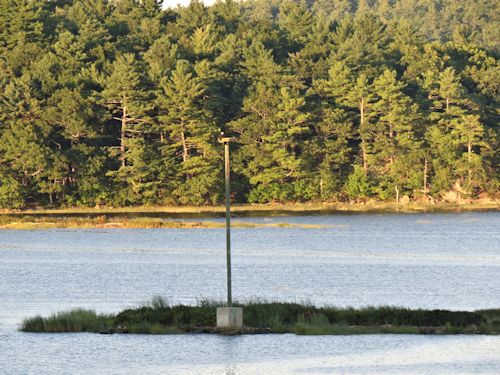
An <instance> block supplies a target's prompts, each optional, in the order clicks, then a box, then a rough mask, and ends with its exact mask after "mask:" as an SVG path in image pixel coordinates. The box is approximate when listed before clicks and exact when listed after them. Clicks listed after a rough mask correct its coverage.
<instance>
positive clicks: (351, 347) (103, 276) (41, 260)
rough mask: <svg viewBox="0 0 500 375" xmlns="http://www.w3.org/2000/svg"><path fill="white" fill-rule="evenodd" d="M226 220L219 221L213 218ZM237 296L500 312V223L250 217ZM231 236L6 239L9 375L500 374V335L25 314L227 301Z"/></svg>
mask: <svg viewBox="0 0 500 375" xmlns="http://www.w3.org/2000/svg"><path fill="white" fill-rule="evenodd" d="M210 220H213V219H210ZM239 220H244V221H252V222H266V223H269V222H271V223H272V222H290V223H296V224H318V225H324V226H325V227H322V228H316V229H304V228H247V229H245V228H238V229H235V230H234V231H233V240H234V259H233V263H234V269H233V277H234V278H233V288H234V291H233V295H234V296H235V298H240V299H244V298H248V297H260V298H268V299H278V300H288V301H304V300H306V301H310V302H313V303H315V304H330V305H339V306H345V305H351V306H366V305H381V304H386V305H401V306H409V307H425V308H450V309H468V310H474V309H478V308H488V307H500V293H499V291H500V276H499V275H500V245H499V244H500V214H498V213H492V212H490V213H464V214H413V215H327V216H307V217H301V216H293V217H270V218H241V219H239ZM224 251H225V246H224V230H223V229H159V230H155V229H146V230H139V229H137V230H136V229H126V230H121V229H106V230H70V229H68V230H43V231H7V230H4V231H0V374H3V373H6V374H24V373H37V374H38V373H47V374H59V373H60V374H62V373H75V374H78V373H101V374H126V373H144V374H158V373H168V374H200V373H201V374H232V375H243V374H261V373H265V374H287V373H297V374H326V373H328V374H331V373H344V374H345V373H349V374H351V373H352V374H361V373H363V374H364V373H374V374H378V373H380V374H382V373H384V374H385V373H401V374H403V373H405V374H406V373H421V374H427V373H444V374H447V373H449V374H460V373H464V374H465V373H484V374H497V373H500V356H499V355H498V353H500V338H498V337H480V336H455V337H453V336H446V337H431V336H412V335H401V336H396V335H383V336H378V335H375V336H328V337H301V336H293V335H263V336H258V335H257V336H242V337H221V336H211V335H181V336H142V335H128V336H126V335H125V336H118V335H113V336H102V335H90V334H73V335H71V334H69V335H42V334H38V335H37V334H24V333H20V332H17V331H16V327H17V324H19V322H20V320H21V319H22V318H23V317H25V316H31V315H34V314H38V313H41V314H46V313H50V312H53V311H56V310H60V309H65V308H71V307H77V306H78V307H87V308H94V309H96V310H98V311H102V312H106V311H110V312H111V311H118V310H119V309H122V308H124V307H127V306H130V305H131V304H137V303H139V302H141V301H144V300H145V299H147V298H149V297H150V296H152V295H156V294H161V295H164V296H167V297H169V298H170V299H171V300H172V301H174V302H185V303H194V302H196V300H197V299H200V298H213V299H223V298H224V296H225V263H224V262H225V256H224V255H225V253H224Z"/></svg>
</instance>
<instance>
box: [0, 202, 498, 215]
mask: <svg viewBox="0 0 500 375" xmlns="http://www.w3.org/2000/svg"><path fill="white" fill-rule="evenodd" d="M499 209H500V201H495V200H493V201H470V202H463V203H446V202H439V203H434V204H429V203H420V202H410V203H405V204H402V203H399V204H398V203H396V202H380V201H368V202H366V203H347V202H306V203H284V204H281V203H270V204H235V205H233V206H231V211H233V212H240V213H252V212H268V211H278V212H285V213H286V212H310V211H327V212H328V211H347V212H372V211H373V212H381V211H382V212H419V211H423V212H428V211H469V210H470V211H473V210H499ZM224 211H225V206H131V207H99V208H93V207H68V208H56V209H52V208H49V209H47V208H40V209H34V210H23V211H20V210H0V213H4V214H9V213H19V212H22V213H24V214H28V215H29V214H86V213H88V214H103V215H105V214H114V213H148V212H149V213H167V214H168V213H172V214H182V213H185V214H198V213H199V214H203V213H207V214H210V213H212V214H213V213H223V212H224Z"/></svg>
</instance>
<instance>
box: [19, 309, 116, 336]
mask: <svg viewBox="0 0 500 375" xmlns="http://www.w3.org/2000/svg"><path fill="white" fill-rule="evenodd" d="M112 325H113V316H111V315H102V314H96V313H95V311H92V310H85V309H75V310H70V311H64V312H60V313H56V314H53V315H51V316H49V317H47V318H44V317H41V316H39V315H38V316H35V317H33V318H29V319H24V320H23V322H22V324H21V331H25V332H99V331H101V330H104V329H107V328H108V327H110V326H112Z"/></svg>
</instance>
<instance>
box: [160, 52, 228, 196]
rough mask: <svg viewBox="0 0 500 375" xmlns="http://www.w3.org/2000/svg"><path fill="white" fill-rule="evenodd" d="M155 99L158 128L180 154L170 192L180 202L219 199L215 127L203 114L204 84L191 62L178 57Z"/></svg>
mask: <svg viewBox="0 0 500 375" xmlns="http://www.w3.org/2000/svg"><path fill="white" fill-rule="evenodd" d="M161 88H162V91H163V93H162V95H161V96H160V97H159V99H158V106H159V108H160V109H161V112H162V115H161V117H160V123H161V128H162V129H163V131H164V132H165V134H167V138H168V140H169V141H170V142H171V144H172V148H173V149H174V150H175V151H174V152H175V155H176V157H177V156H179V157H180V168H179V172H178V175H177V186H176V188H175V189H174V191H173V194H174V195H175V196H177V198H178V199H179V202H181V203H184V204H185V203H192V204H201V203H206V202H215V201H217V200H218V186H217V182H218V181H217V180H218V178H217V177H218V175H219V173H220V164H219V163H218V161H219V160H220V159H219V158H220V156H219V154H218V152H217V150H216V148H215V139H216V136H217V134H218V130H217V128H216V127H215V124H214V123H213V121H212V120H211V119H210V118H209V117H207V116H206V114H205V113H204V111H203V110H202V108H201V105H200V101H201V97H202V95H203V93H204V92H205V88H204V87H203V85H202V84H201V82H200V80H199V78H198V77H196V76H195V75H194V74H193V68H192V66H191V65H190V64H189V63H188V62H187V61H185V60H179V61H178V62H177V66H176V68H175V70H174V71H173V72H172V75H171V77H170V78H169V79H164V80H163V81H162V83H161Z"/></svg>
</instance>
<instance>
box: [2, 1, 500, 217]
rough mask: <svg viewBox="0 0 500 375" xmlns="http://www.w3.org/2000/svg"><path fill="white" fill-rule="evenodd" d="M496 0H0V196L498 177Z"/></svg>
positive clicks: (276, 193) (70, 201)
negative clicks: (227, 172)
mask: <svg viewBox="0 0 500 375" xmlns="http://www.w3.org/2000/svg"><path fill="white" fill-rule="evenodd" d="M499 20H500V12H499V9H498V1H496V0H316V1H314V0H309V1H293V0H244V1H241V2H237V1H233V0H225V1H218V2H216V3H214V4H213V5H211V6H206V5H204V4H203V3H202V2H200V1H197V0H194V1H192V2H191V3H190V4H189V5H188V6H185V7H182V6H178V7H176V8H167V7H164V6H162V1H158V0H142V1H138V0H114V1H111V0H109V1H106V0H52V1H34V0H0V207H2V208H23V207H30V206H53V207H57V206H64V207H70V206H92V207H93V206H101V205H109V206H129V205H143V204H144V205H155V204H172V205H212V204H219V203H221V202H222V201H223V199H224V196H223V188H224V180H223V178H224V174H223V169H224V160H223V156H224V155H223V153H224V150H223V146H221V144H219V143H218V141H217V139H218V137H219V134H220V133H221V131H223V132H224V133H225V134H226V135H228V136H231V137H235V138H236V141H235V142H234V143H232V144H231V153H232V154H231V157H232V160H231V162H232V188H233V199H234V201H236V202H241V203H247V202H248V203H267V202H298V201H365V200H368V199H376V200H382V201H386V200H395V199H396V198H397V197H403V196H407V199H408V198H409V199H410V200H414V201H430V200H436V201H439V200H442V199H443V197H444V196H445V195H446V194H447V193H449V192H450V191H452V192H456V193H457V194H459V195H460V196H461V197H466V198H471V199H474V198H477V197H481V196H490V197H491V196H495V195H496V194H498V191H499V186H500V184H499V181H500V171H499V160H500V154H499V140H500V138H499V136H500V132H499V119H500V111H499V87H500V66H499V60H498V56H499V53H500V22H499Z"/></svg>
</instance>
